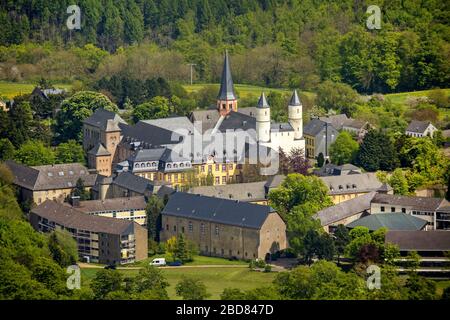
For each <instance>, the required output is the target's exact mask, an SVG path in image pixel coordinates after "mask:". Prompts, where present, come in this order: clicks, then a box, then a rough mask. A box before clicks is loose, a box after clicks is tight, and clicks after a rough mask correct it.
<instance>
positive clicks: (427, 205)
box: [372, 193, 448, 211]
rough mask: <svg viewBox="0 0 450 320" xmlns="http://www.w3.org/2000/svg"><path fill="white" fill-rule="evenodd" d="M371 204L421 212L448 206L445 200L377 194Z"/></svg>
mask: <svg viewBox="0 0 450 320" xmlns="http://www.w3.org/2000/svg"><path fill="white" fill-rule="evenodd" d="M372 202H373V203H379V204H388V205H389V204H390V205H398V206H404V207H411V208H413V209H416V210H423V211H436V210H437V209H438V208H439V207H440V206H443V205H445V204H446V203H447V204H448V201H447V200H445V199H441V198H429V197H408V196H398V195H391V194H381V193H379V194H377V195H376V196H375V197H374V198H373V200H372Z"/></svg>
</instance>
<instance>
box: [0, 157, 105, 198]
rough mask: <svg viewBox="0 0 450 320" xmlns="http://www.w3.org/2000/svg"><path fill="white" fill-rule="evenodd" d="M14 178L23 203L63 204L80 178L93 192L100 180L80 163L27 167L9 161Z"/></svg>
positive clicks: (87, 188)
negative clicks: (48, 202) (47, 201)
mask: <svg viewBox="0 0 450 320" xmlns="http://www.w3.org/2000/svg"><path fill="white" fill-rule="evenodd" d="M6 165H7V166H8V167H9V169H10V170H11V172H12V173H13V175H14V184H15V185H16V186H17V187H18V188H19V192H20V198H21V200H22V201H32V202H34V203H36V204H41V203H43V202H45V201H46V200H55V201H59V202H63V201H65V200H67V199H68V198H69V196H70V195H71V193H72V191H74V189H75V187H76V184H77V181H78V179H81V180H82V181H83V184H84V187H85V189H86V191H90V190H91V188H92V187H93V186H94V184H95V181H96V180H97V174H91V173H90V172H89V170H88V169H87V168H86V167H85V166H83V165H81V164H79V163H70V164H55V165H45V166H35V167H27V166H24V165H22V164H18V163H16V162H14V161H10V160H9V161H6Z"/></svg>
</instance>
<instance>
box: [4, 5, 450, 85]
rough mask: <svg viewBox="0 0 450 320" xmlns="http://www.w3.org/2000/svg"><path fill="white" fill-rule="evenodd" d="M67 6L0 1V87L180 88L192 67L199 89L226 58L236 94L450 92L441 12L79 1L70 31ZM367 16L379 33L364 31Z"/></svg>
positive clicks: (448, 32) (447, 29)
mask: <svg viewBox="0 0 450 320" xmlns="http://www.w3.org/2000/svg"><path fill="white" fill-rule="evenodd" d="M70 4H72V3H71V2H70V1H67V0H45V1H10V0H1V1H0V25H2V33H1V34H0V46H1V45H3V47H0V79H7V80H30V79H33V78H36V76H37V75H39V74H42V73H43V72H45V74H48V75H49V76H50V77H53V78H56V79H59V80H67V81H73V80H77V79H78V80H86V79H92V78H94V79H95V80H99V79H101V78H102V77H105V76H106V77H108V78H109V77H112V76H113V75H115V74H118V73H124V72H125V73H129V74H131V75H133V77H135V78H139V79H141V80H146V79H147V78H151V77H164V78H166V79H168V80H183V81H185V80H186V79H188V76H189V67H188V66H187V63H195V64H196V66H195V70H196V77H197V80H198V81H202V82H210V81H213V82H217V81H218V77H219V76H220V72H218V71H219V69H220V64H221V54H222V53H223V51H224V49H225V48H228V49H229V50H230V52H231V53H232V55H233V71H234V75H235V80H236V81H237V82H239V83H249V84H259V85H265V86H274V87H297V88H298V87H299V88H302V89H314V88H315V87H316V86H317V85H318V84H319V83H321V82H323V81H325V80H332V81H336V82H344V83H347V84H349V85H350V86H351V87H353V88H354V89H356V90H358V91H359V92H361V93H372V92H382V93H385V92H396V91H412V90H418V89H426V88H432V87H449V84H450V72H449V71H450V45H449V39H450V26H449V21H450V16H449V15H450V11H449V4H448V1H439V0H431V1H421V0H402V1H400V0H393V1H392V0H389V1H381V0H378V1H365V0H337V1H333V0H329V1H318V0H307V1H298V0H290V1H287V0H248V1H237V0H156V1H153V0H134V1H133V0H118V1H112V0H81V1H78V4H79V6H80V8H81V13H82V19H81V30H72V31H71V30H68V28H67V26H66V20H67V18H68V17H69V14H67V12H66V10H67V7H68V6H69V5H70ZM372 4H378V5H379V6H380V7H381V9H382V25H381V30H368V29H367V28H366V19H367V17H368V14H366V9H367V7H368V5H372ZM143 44H146V45H145V46H142V45H143ZM86 45H87V47H85V46H86ZM139 45H140V46H139Z"/></svg>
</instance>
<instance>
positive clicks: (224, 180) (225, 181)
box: [222, 176, 227, 184]
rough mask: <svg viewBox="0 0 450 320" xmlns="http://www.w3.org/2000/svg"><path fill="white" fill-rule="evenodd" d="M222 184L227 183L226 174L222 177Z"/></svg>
mask: <svg viewBox="0 0 450 320" xmlns="http://www.w3.org/2000/svg"><path fill="white" fill-rule="evenodd" d="M222 184H227V177H226V176H223V177H222Z"/></svg>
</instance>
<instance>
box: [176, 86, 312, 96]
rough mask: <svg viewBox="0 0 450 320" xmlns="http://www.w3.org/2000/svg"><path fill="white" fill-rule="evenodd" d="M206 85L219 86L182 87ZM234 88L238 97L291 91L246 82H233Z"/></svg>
mask: <svg viewBox="0 0 450 320" xmlns="http://www.w3.org/2000/svg"><path fill="white" fill-rule="evenodd" d="M207 86H216V87H217V88H218V87H219V84H193V85H183V87H184V89H186V91H187V92H189V93H192V92H197V91H199V90H200V89H202V88H204V87H207ZM234 87H235V89H236V93H237V95H238V96H239V98H258V97H259V96H260V95H261V92H263V91H264V92H265V93H266V94H268V93H269V92H271V91H275V92H279V93H291V90H289V89H279V88H267V87H259V86H252V85H247V84H235V85H234ZM302 94H305V95H307V96H308V97H312V96H314V95H315V94H314V93H311V92H304V91H302Z"/></svg>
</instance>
